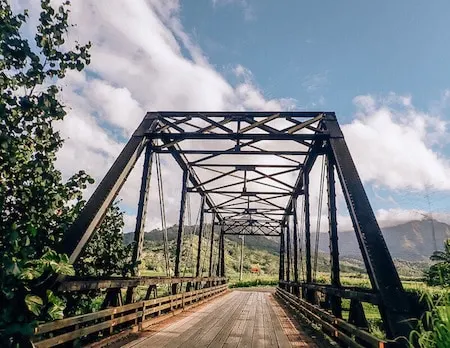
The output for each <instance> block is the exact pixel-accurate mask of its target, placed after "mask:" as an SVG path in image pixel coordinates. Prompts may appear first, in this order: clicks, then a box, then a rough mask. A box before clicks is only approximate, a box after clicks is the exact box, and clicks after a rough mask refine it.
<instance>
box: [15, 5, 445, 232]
mask: <svg viewBox="0 0 450 348" xmlns="http://www.w3.org/2000/svg"><path fill="white" fill-rule="evenodd" d="M55 3H58V1H55ZM13 5H14V7H15V8H16V9H23V8H29V9H30V13H31V23H32V22H33V20H35V19H36V16H37V15H38V11H39V7H38V5H39V3H38V2H37V1H31V0H15V1H13ZM448 13H450V2H448V1H446V0H436V1H433V2H424V1H418V0H397V1H387V0H384V1H377V2H368V1H346V0H341V1H299V0H290V1H288V0H284V1H269V0H254V1H252V0H195V1H194V0H190V1H188V0H186V1H177V0H168V1H163V0H128V1H120V0H84V1H73V4H72V9H71V19H70V21H71V23H72V24H75V26H74V27H72V28H71V29H70V32H69V33H68V37H67V45H70V44H71V43H73V42H74V41H75V40H78V41H79V42H81V43H83V42H88V41H91V42H92V44H93V46H92V49H91V54H92V63H91V64H90V65H89V67H88V68H87V69H86V70H85V71H83V72H81V73H78V72H72V73H70V74H68V76H67V77H66V78H65V79H64V80H63V81H62V82H61V86H62V87H63V93H62V99H63V101H64V103H65V104H66V105H67V107H68V115H67V117H66V119H65V120H64V121H63V122H62V123H60V124H57V127H58V129H59V130H60V132H61V134H62V136H63V137H64V138H65V139H66V142H65V145H64V147H63V149H62V150H61V151H60V153H59V154H58V162H57V165H58V167H59V168H60V169H61V171H62V172H63V174H64V177H65V178H67V177H69V176H70V175H71V174H73V173H74V172H75V171H77V170H79V169H85V170H86V171H87V172H88V173H90V174H91V175H92V176H93V177H94V178H95V179H96V181H97V182H99V181H100V180H101V178H102V177H103V176H104V175H105V173H106V172H107V170H108V169H109V167H110V166H111V164H112V163H113V161H114V159H115V158H116V157H117V155H118V154H119V153H120V151H121V149H122V148H123V146H124V144H125V142H126V141H127V139H128V138H129V136H130V134H131V133H132V132H133V130H134V129H135V128H136V127H137V125H138V124H139V122H140V121H141V120H142V118H143V116H144V115H145V113H146V112H147V111H157V110H177V111H178V110H179V111H183V110H201V111H222V110H273V111H276V110H313V111H334V112H336V115H337V117H338V120H339V122H340V124H341V127H342V129H343V132H344V135H345V138H346V141H347V143H348V146H349V148H350V151H351V153H352V156H353V159H354V161H355V164H356V166H357V168H358V171H359V174H360V176H361V179H362V180H363V183H364V185H365V188H366V191H367V194H368V196H369V199H370V202H371V204H372V207H373V209H374V211H375V213H376V215H377V218H378V221H379V223H380V225H382V226H390V225H395V224H398V223H402V222H405V221H409V220H411V219H421V218H423V217H424V216H429V214H430V213H431V214H432V216H433V217H435V218H437V219H439V220H441V221H445V222H450V209H449V203H450V200H449V198H447V197H448V196H449V191H450V162H449V155H450V146H449V142H448V140H447V139H449V137H448V132H449V125H448V123H449V119H450V118H449V116H450V108H449V106H450V65H449V64H448V62H450V48H449V47H450V45H449V43H450V22H449V21H448ZM30 30H31V29H30ZM26 34H27V35H30V36H31V34H32V32H31V31H29V32H27V33H26ZM141 163H142V161H140V162H138V164H137V166H136V168H135V169H134V170H133V172H132V173H131V175H130V177H129V178H128V180H127V183H126V185H125V186H124V188H123V189H122V191H121V193H120V195H119V198H120V199H121V206H122V207H123V209H124V210H125V212H126V216H125V221H126V227H125V230H127V231H132V230H133V228H134V227H133V226H134V224H135V207H136V205H137V200H138V192H139V183H140V176H141ZM313 174H317V171H314V172H313ZM163 176H164V177H165V178H166V179H165V183H164V185H165V186H164V190H165V198H166V207H167V221H168V223H169V224H173V223H176V221H177V210H178V204H179V203H178V202H179V198H180V197H179V196H180V186H181V171H179V170H178V169H177V167H176V165H175V163H173V161H170V159H163ZM316 176H317V175H316ZM315 180H316V181H315V182H317V179H315ZM156 186H157V185H156V182H155V180H152V186H151V187H152V197H154V198H153V200H151V203H152V204H150V207H149V213H148V224H147V226H148V228H153V227H159V224H160V219H159V212H158V209H159V203H158V202H157V201H156V199H157V198H156ZM93 188H94V187H91V188H90V189H89V190H88V192H87V193H86V196H87V197H88V196H89V194H90V193H91V192H92V190H93ZM316 198H317V197H316ZM312 199H315V198H314V197H312ZM193 200H195V199H194V198H193ZM193 204H194V205H195V202H194V203H193ZM192 210H193V213H192V215H193V217H192V219H194V218H195V215H196V210H195V209H192ZM338 213H339V216H340V218H339V224H340V228H341V229H348V228H350V226H351V224H350V220H349V218H348V214H347V213H346V209H345V203H344V201H343V199H342V196H340V199H339V204H338ZM323 225H326V224H323Z"/></svg>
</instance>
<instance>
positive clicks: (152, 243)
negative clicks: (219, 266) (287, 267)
mask: <svg viewBox="0 0 450 348" xmlns="http://www.w3.org/2000/svg"><path fill="white" fill-rule="evenodd" d="M210 228H211V226H210V225H206V226H205V232H206V236H207V237H205V239H204V243H203V248H202V260H203V261H202V269H203V274H204V275H206V274H207V273H208V269H207V268H208V265H209V236H210ZM177 229H178V226H177V225H174V226H171V227H169V228H168V231H167V232H168V233H167V234H168V240H169V253H170V260H171V265H172V267H173V264H174V260H175V243H176V237H177ZM397 229H398V230H399V231H401V232H402V235H403V236H404V235H405V233H406V232H404V231H407V227H406V226H404V225H401V226H398V228H397ZM397 229H396V228H395V227H392V228H389V230H388V231H389V232H390V233H392V231H396V230H397ZM415 230H416V231H417V229H415ZM345 233H350V232H342V233H341V234H340V240H339V241H340V246H341V245H342V247H341V256H340V266H341V271H342V272H343V273H355V274H364V273H366V271H365V268H364V264H363V262H362V259H361V258H360V257H359V256H356V255H358V249H357V244H356V245H354V244H353V243H349V241H348V240H347V239H348V238H346V236H348V235H346V234H345ZM385 233H386V232H385ZM406 234H407V233H406ZM414 235H416V234H414ZM216 237H217V236H216ZM327 237H328V236H327V235H326V234H323V237H322V236H321V244H320V245H319V246H320V247H321V249H322V250H324V249H325V250H326V247H325V243H326V240H327ZM341 237H342V238H341ZM440 237H441V236H440ZM353 238H354V236H353ZM441 238H442V237H441ZM387 239H388V240H389V241H390V242H391V243H392V242H393V241H391V238H387ZM132 240H133V234H132V233H126V234H124V241H125V243H131V242H132ZM312 240H314V238H312ZM162 241H163V232H162V231H161V230H158V229H155V230H152V231H150V232H146V233H145V235H144V258H143V262H142V266H141V267H142V268H143V270H145V271H144V274H145V272H147V274H154V275H156V274H164V273H165V266H164V265H165V262H164V253H163V242H162ZM197 243H198V235H197V234H195V235H194V234H193V227H191V226H186V227H185V238H184V242H183V246H184V249H183V255H182V260H183V264H184V265H186V267H185V268H183V269H182V273H183V274H185V275H192V274H193V272H195V262H196V261H195V260H196V255H197ZM225 243H226V248H225V250H226V255H225V261H226V267H227V273H228V274H227V275H228V276H230V277H232V278H237V277H238V274H239V262H240V243H241V241H240V237H239V236H235V235H227V236H226V237H225ZM322 243H324V244H322ZM390 248H394V249H393V250H394V253H393V255H394V256H395V255H396V254H400V255H402V256H404V255H405V253H404V252H399V246H398V245H397V246H393V247H390ZM278 250H279V242H278V240H277V239H276V238H267V237H264V236H245V247H244V272H245V273H248V274H250V269H251V267H252V266H259V267H260V269H261V275H266V276H271V277H277V276H278ZM400 250H403V249H401V246H400ZM214 255H217V241H215V249H214ZM406 255H410V254H406ZM413 259H414V258H413ZM418 259H419V260H403V259H395V263H396V266H397V269H398V271H399V273H400V274H401V275H402V276H407V277H420V276H421V275H422V273H423V270H424V269H426V268H427V267H428V266H429V262H428V261H427V260H426V259H425V257H420V258H418ZM303 261H304V260H303ZM329 264H330V263H329V256H328V253H326V252H325V251H319V256H318V260H317V266H318V267H317V268H318V271H319V272H326V273H328V272H329V267H330V266H329ZM215 267H216V265H215Z"/></svg>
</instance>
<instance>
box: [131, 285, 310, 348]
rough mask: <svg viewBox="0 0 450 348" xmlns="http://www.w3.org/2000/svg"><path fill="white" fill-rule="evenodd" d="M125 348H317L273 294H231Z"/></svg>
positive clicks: (177, 318)
mask: <svg viewBox="0 0 450 348" xmlns="http://www.w3.org/2000/svg"><path fill="white" fill-rule="evenodd" d="M125 347H127V348H142V347H170V348H175V347H196V348H199V347H316V345H315V344H314V342H313V341H312V339H311V338H309V337H307V335H306V334H304V333H303V332H301V331H299V329H298V328H296V326H295V325H294V322H293V321H292V320H291V318H290V317H289V316H288V315H287V313H286V312H285V310H284V309H283V308H282V307H280V305H279V304H278V303H277V302H276V300H275V299H274V298H273V295H272V293H270V292H257V291H231V292H229V293H228V294H226V295H224V296H221V297H219V298H217V299H216V300H214V301H212V302H210V303H208V304H207V305H204V306H201V307H200V308H197V309H192V310H190V311H186V312H185V313H183V314H181V315H178V316H176V317H174V318H173V319H171V320H170V321H169V322H168V323H165V324H163V325H162V326H160V325H159V326H157V327H154V328H150V330H148V331H147V332H144V333H143V337H140V338H138V339H136V340H134V341H132V342H130V343H128V344H127V345H126V346H125Z"/></svg>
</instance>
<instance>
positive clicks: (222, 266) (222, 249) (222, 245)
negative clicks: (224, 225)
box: [220, 231, 225, 277]
mask: <svg viewBox="0 0 450 348" xmlns="http://www.w3.org/2000/svg"><path fill="white" fill-rule="evenodd" d="M220 256H221V257H220V277H225V235H224V233H223V231H220Z"/></svg>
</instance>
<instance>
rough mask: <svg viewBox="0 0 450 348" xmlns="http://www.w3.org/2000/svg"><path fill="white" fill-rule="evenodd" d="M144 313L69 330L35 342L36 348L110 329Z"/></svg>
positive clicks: (51, 345)
mask: <svg viewBox="0 0 450 348" xmlns="http://www.w3.org/2000/svg"><path fill="white" fill-rule="evenodd" d="M141 315H142V312H136V313H131V314H128V315H125V316H123V317H119V318H115V319H112V320H108V321H105V322H103V323H100V324H96V325H92V326H87V327H84V328H82V329H78V330H74V331H72V332H68V333H66V334H63V335H59V336H56V337H52V338H49V339H46V340H43V341H39V342H34V346H35V347H36V348H44V347H53V346H56V345H58V344H61V343H64V342H68V341H72V340H74V339H76V338H79V337H83V336H86V335H89V334H91V333H94V332H98V331H101V330H104V329H108V328H111V327H114V326H116V325H118V324H122V323H126V322H128V321H131V320H134V319H136V318H139V317H140V316H141Z"/></svg>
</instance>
